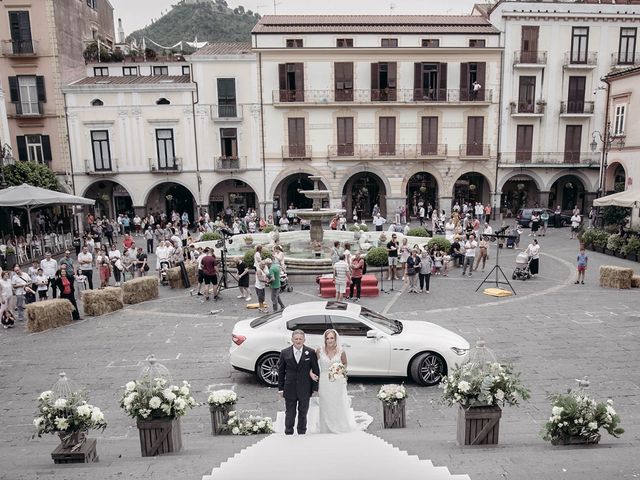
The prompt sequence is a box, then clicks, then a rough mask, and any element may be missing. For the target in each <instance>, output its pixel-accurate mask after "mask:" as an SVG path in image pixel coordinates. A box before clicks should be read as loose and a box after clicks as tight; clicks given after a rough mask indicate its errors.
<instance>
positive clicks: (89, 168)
mask: <svg viewBox="0 0 640 480" xmlns="http://www.w3.org/2000/svg"><path fill="white" fill-rule="evenodd" d="M106 163H108V165H103V167H102V168H96V164H95V162H94V161H93V159H88V158H85V159H84V173H86V174H87V175H112V174H114V173H117V172H118V161H117V160H116V159H115V158H112V159H110V160H107V162H106Z"/></svg>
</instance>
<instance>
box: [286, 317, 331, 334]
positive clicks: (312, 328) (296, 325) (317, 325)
mask: <svg viewBox="0 0 640 480" xmlns="http://www.w3.org/2000/svg"><path fill="white" fill-rule="evenodd" d="M328 328H329V325H327V320H326V317H325V316H324V315H307V316H305V317H299V318H296V319H294V320H289V321H288V322H287V330H291V331H293V330H302V331H303V332H304V333H305V334H306V335H322V334H323V333H324V332H325V330H327V329H328Z"/></svg>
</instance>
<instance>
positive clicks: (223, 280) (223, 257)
mask: <svg viewBox="0 0 640 480" xmlns="http://www.w3.org/2000/svg"><path fill="white" fill-rule="evenodd" d="M220 241H221V242H222V245H220V244H218V245H216V246H218V248H220V268H221V269H222V274H221V275H220V279H219V281H218V288H217V290H216V297H217V296H218V295H219V294H220V292H221V291H223V290H229V289H231V288H238V285H235V286H233V287H230V286H229V285H228V283H227V275H230V276H231V278H233V279H234V280H235V281H236V283H237V282H238V278H237V277H236V276H235V275H234V274H233V273H231V272H229V270H228V268H227V235H225V234H224V233H223V235H222V240H220ZM229 243H231V241H230V242H229Z"/></svg>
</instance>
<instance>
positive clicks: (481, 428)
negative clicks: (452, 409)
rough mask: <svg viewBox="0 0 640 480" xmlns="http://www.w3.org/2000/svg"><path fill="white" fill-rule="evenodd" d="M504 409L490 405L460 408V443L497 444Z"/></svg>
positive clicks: (460, 406)
mask: <svg viewBox="0 0 640 480" xmlns="http://www.w3.org/2000/svg"><path fill="white" fill-rule="evenodd" d="M501 416H502V409H501V408H500V407H499V406H497V405H493V406H490V407H468V408H464V407H463V406H462V405H459V408H458V439H457V440H458V445H497V444H498V435H499V433H500V417H501Z"/></svg>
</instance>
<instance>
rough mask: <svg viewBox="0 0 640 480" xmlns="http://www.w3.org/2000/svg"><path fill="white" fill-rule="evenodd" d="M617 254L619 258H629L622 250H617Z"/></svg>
mask: <svg viewBox="0 0 640 480" xmlns="http://www.w3.org/2000/svg"><path fill="white" fill-rule="evenodd" d="M615 256H616V257H618V258H627V256H626V255H625V254H624V253H622V252H616V253H615Z"/></svg>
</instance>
